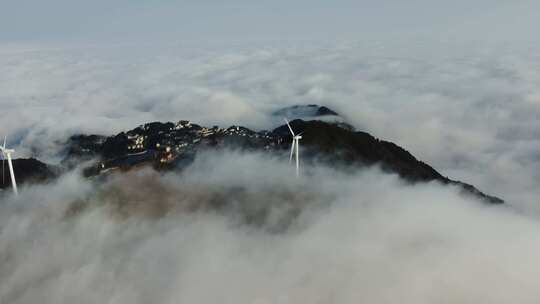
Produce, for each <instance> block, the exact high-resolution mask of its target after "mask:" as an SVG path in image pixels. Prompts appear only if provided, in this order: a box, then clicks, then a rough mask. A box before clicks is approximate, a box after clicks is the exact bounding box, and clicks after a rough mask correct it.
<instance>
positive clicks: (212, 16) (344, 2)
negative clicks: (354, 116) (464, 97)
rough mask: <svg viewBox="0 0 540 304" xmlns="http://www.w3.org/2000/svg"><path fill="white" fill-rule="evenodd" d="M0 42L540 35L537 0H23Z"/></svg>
mask: <svg viewBox="0 0 540 304" xmlns="http://www.w3.org/2000/svg"><path fill="white" fill-rule="evenodd" d="M3 1H4V2H5V3H3V4H2V10H1V11H0V29H1V30H0V41H4V42H5V41H49V40H55V41H58V40H59V41H101V40H107V41H111V40H112V41H118V40H141V41H145V40H147V39H154V38H155V39H165V40H167V39H179V40H181V39H189V40H205V39H218V40H219V39H223V40H240V41H241V40H244V39H274V40H275V39H303V38H306V39H333V38H340V39H355V40H358V39H362V38H370V39H376V38H385V37H396V36H406V37H419V36H420V37H423V36H427V37H436V38H441V37H443V38H448V39H460V38H463V39H492V38H495V39H502V40H505V39H516V38H519V39H534V37H531V36H532V33H531V32H532V31H533V29H534V28H538V27H539V26H540V21H538V20H537V19H538V18H536V16H535V14H534V12H538V11H540V3H538V1H529V0H523V1H507V0H491V1H486V0H473V1H465V0H457V1H428V0H412V1H397V0H382V1H374V0H359V1H349V0H334V1H321V0H311V1H307V0H297V1H285V0H274V1H257V2H255V1H247V0H232V1H226V2H225V1H214V0H198V1H189V0H188V1H171V0H158V1H146V0H135V1H133V0H132V1H127V0H117V1H106V0H95V1H81V0H52V1H38V0H18V1H6V0H3Z"/></svg>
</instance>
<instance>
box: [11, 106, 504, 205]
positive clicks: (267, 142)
mask: <svg viewBox="0 0 540 304" xmlns="http://www.w3.org/2000/svg"><path fill="white" fill-rule="evenodd" d="M274 115H276V116H281V115H284V116H288V117H301V118H302V119H295V120H293V121H292V122H291V125H292V127H293V128H294V130H295V131H296V132H298V133H300V132H303V133H304V135H303V137H304V138H303V140H302V150H303V153H302V154H303V155H302V161H303V162H304V163H307V164H309V163H312V164H313V163H315V162H317V163H325V164H331V165H332V166H334V167H338V168H339V169H342V170H348V171H352V170H358V169H360V168H362V167H366V166H373V165H378V166H380V167H381V168H382V170H384V171H387V172H390V173H396V174H398V175H399V176H400V177H401V178H403V179H404V180H406V181H409V182H411V183H418V182H430V181H438V182H440V183H442V184H449V185H456V186H458V187H460V188H461V189H462V190H463V193H465V194H470V195H473V196H475V197H477V198H480V199H481V200H484V201H486V202H489V203H494V204H500V203H503V201H502V200H501V199H499V198H497V197H493V196H489V195H486V194H484V193H482V192H480V191H479V190H478V189H476V188H475V187H474V186H472V185H469V184H465V183H462V182H459V181H454V180H451V179H449V178H447V177H444V176H442V175H441V174H440V173H439V172H437V171H436V170H435V169H433V168H432V167H430V166H429V165H427V164H425V163H423V162H421V161H419V160H417V159H416V158H415V157H414V156H413V155H411V154H410V153H409V152H407V151H406V150H404V149H402V148H401V147H399V146H398V145H396V144H394V143H391V142H387V141H384V140H379V139H377V138H375V137H373V136H371V135H370V134H368V133H365V132H358V131H355V130H354V129H353V128H352V127H351V126H350V125H348V124H346V123H345V122H344V121H343V119H341V118H340V117H339V115H338V114H337V113H336V112H334V111H332V110H330V109H328V108H326V107H319V106H316V105H308V106H295V107H289V108H285V109H282V110H280V111H277V112H275V113H274ZM322 116H324V117H326V118H327V117H328V116H333V117H336V118H339V119H336V120H333V121H331V122H329V121H328V120H326V121H321V120H318V119H317V118H319V117H322ZM291 140H292V138H291V134H290V132H289V130H288V128H287V126H286V125H282V126H280V127H278V128H276V129H275V130H273V131H258V132H257V131H253V130H250V129H247V128H244V127H241V126H231V127H229V128H226V129H224V128H220V127H218V126H213V127H205V126H200V125H197V124H195V123H192V122H189V121H186V120H182V121H179V122H177V123H171V122H167V123H160V122H152V123H147V124H144V125H141V126H139V127H137V128H135V129H133V130H130V131H127V132H122V133H119V134H117V135H115V136H110V137H105V136H98V135H76V136H72V137H71V138H69V139H68V140H67V142H66V151H65V155H66V157H65V159H64V161H63V162H62V167H63V168H64V170H68V169H69V168H72V167H74V166H75V165H76V164H79V163H81V161H83V160H97V161H96V162H95V164H94V165H92V166H90V167H89V168H87V169H86V170H84V174H85V175H86V176H95V175H100V174H106V173H109V172H113V171H125V170H130V169H132V168H135V167H138V166H145V165H150V166H153V167H154V168H156V169H157V170H179V169H181V168H182V167H183V166H185V165H187V164H189V163H190V162H191V161H192V160H193V159H194V158H195V156H196V155H197V153H198V152H199V151H201V150H207V149H225V148H229V149H237V150H246V151H266V152H267V153H282V154H285V153H287V151H288V150H289V149H290V144H291ZM36 162H37V163H36ZM23 164H24V165H23ZM15 170H16V172H17V175H18V176H19V181H20V182H23V183H24V182H43V181H45V180H47V179H50V178H54V177H56V176H57V175H58V174H57V173H56V170H52V169H49V167H48V166H46V165H45V164H42V163H39V162H38V161H36V160H32V161H29V160H17V161H16V162H15ZM1 186H2V188H5V187H8V186H9V182H8V181H7V180H6V181H5V182H4V183H3V184H2V185H1Z"/></svg>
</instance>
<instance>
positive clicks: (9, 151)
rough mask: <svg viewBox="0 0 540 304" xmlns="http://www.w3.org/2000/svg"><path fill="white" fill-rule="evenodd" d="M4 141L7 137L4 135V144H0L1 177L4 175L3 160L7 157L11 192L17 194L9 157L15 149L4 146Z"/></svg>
mask: <svg viewBox="0 0 540 304" xmlns="http://www.w3.org/2000/svg"><path fill="white" fill-rule="evenodd" d="M6 141H7V138H6V137H4V145H3V146H0V153H2V177H3V178H4V176H5V175H4V174H5V172H4V168H5V167H4V162H5V159H6V158H7V161H8V166H9V174H10V176H11V185H12V188H13V192H14V193H15V195H18V194H19V191H18V190H17V182H16V181H15V171H14V170H13V162H12V159H11V154H13V153H15V150H13V149H7V148H6ZM3 181H4V180H3ZM3 181H2V182H3Z"/></svg>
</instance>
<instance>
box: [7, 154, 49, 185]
mask: <svg viewBox="0 0 540 304" xmlns="http://www.w3.org/2000/svg"><path fill="white" fill-rule="evenodd" d="M4 165H5V167H4V169H5V170H4V173H3V174H2V173H0V174H2V176H0V189H7V188H11V177H10V175H9V169H8V164H7V161H6V162H5V164H4ZM0 170H1V169H0ZM13 170H14V171H15V180H16V181H17V184H32V183H44V182H47V181H50V180H53V179H55V178H56V177H57V176H58V174H59V172H58V170H57V169H56V168H55V167H53V166H49V165H47V164H45V163H42V162H40V161H39V160H37V159H35V158H28V159H15V160H13Z"/></svg>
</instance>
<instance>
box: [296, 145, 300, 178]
mask: <svg viewBox="0 0 540 304" xmlns="http://www.w3.org/2000/svg"><path fill="white" fill-rule="evenodd" d="M295 154H296V177H299V176H300V140H298V139H297V140H296V153H295Z"/></svg>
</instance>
